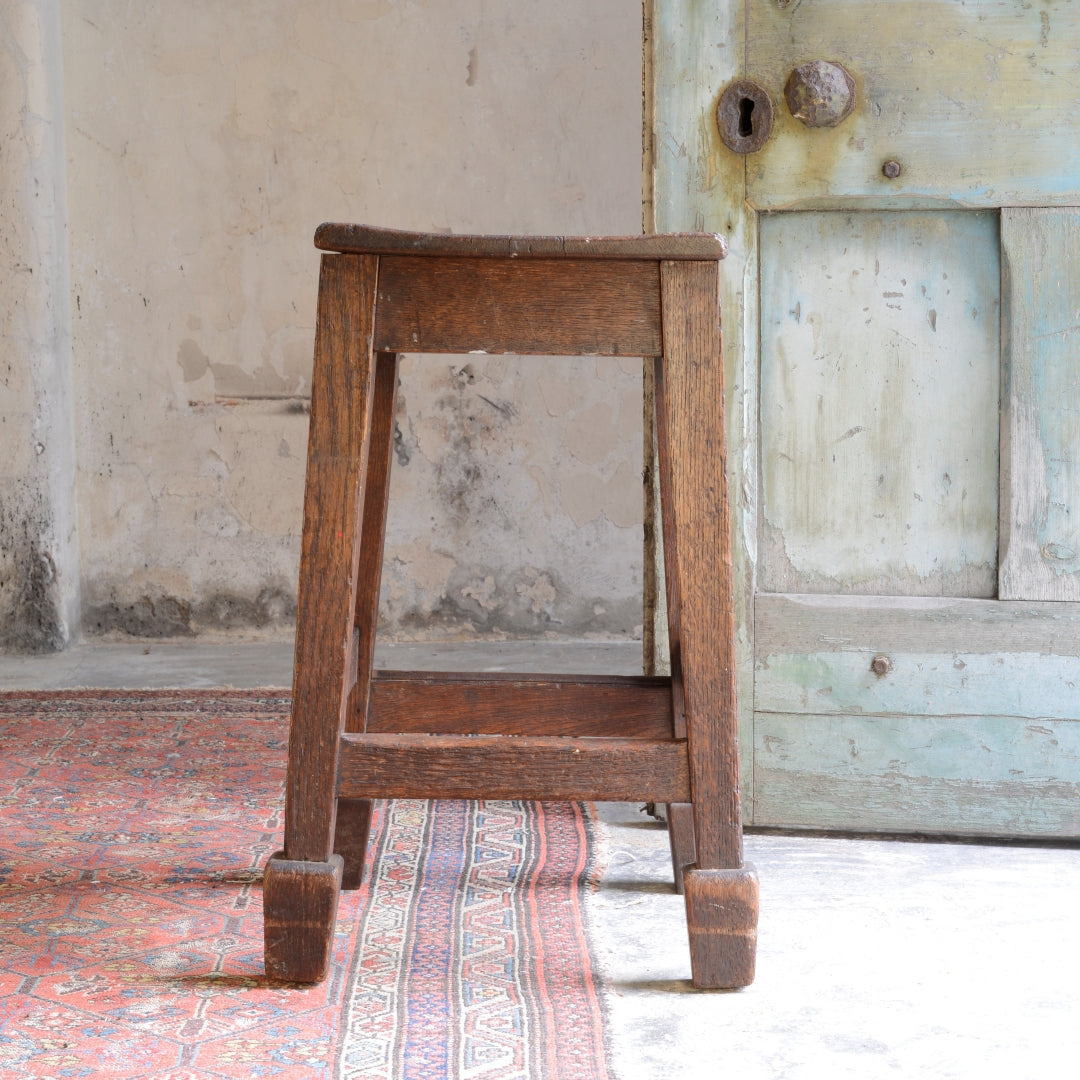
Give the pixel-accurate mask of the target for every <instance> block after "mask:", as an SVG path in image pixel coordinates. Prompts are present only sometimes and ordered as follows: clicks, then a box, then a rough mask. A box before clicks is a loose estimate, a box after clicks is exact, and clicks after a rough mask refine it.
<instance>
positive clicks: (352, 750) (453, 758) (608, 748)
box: [339, 734, 690, 802]
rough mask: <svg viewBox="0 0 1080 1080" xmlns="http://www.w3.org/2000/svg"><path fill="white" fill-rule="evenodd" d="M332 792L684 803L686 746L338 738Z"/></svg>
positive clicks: (449, 738)
mask: <svg viewBox="0 0 1080 1080" xmlns="http://www.w3.org/2000/svg"><path fill="white" fill-rule="evenodd" d="M339 790H340V791H341V793H342V794H343V795H346V796H351V795H354V794H358V793H361V792H363V793H365V794H367V795H369V796H371V797H374V798H380V799H382V798H387V799H426V798H442V799H478V798H485V799H551V800H564V801H575V800H578V799H583V800H612V801H617V802H618V801H629V800H635V799H640V800H642V801H645V802H686V801H688V800H689V798H690V781H689V773H688V769H687V762H686V744H685V743H684V742H673V741H661V742H657V741H653V740H647V739H567V738H559V737H550V736H505V737H504V736H499V735H492V736H487V735H374V734H367V735H344V736H342V746H341V763H340V780H339Z"/></svg>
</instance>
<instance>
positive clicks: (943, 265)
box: [759, 211, 1000, 597]
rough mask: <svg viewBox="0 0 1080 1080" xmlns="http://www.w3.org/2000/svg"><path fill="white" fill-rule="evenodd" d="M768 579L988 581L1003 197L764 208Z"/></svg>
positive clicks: (993, 527) (889, 583) (868, 587)
mask: <svg viewBox="0 0 1080 1080" xmlns="http://www.w3.org/2000/svg"><path fill="white" fill-rule="evenodd" d="M761 259H762V277H761V459H762V494H763V499H762V535H761V538H760V544H761V548H760V550H761V570H760V573H761V576H760V579H759V587H760V588H761V589H764V590H767V591H773V592H825V593H832V592H839V593H879V594H896V595H930V596H934V595H946V596H972V597H991V596H993V595H994V594H995V591H996V587H997V565H996V564H997V495H998V475H997V474H998V467H997V450H998V367H999V360H998V354H999V345H998V336H999V333H998V325H999V286H1000V274H999V270H998V220H997V214H996V213H993V212H981V213H979V212H976V213H969V212H964V211H957V212H952V213H933V212H929V213H923V212H907V213H896V212H888V211H886V212H874V211H871V212H862V213H845V212H818V213H787V214H767V215H763V216H762V218H761Z"/></svg>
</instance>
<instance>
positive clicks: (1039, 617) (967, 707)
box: [755, 596, 1080, 780]
mask: <svg viewBox="0 0 1080 1080" xmlns="http://www.w3.org/2000/svg"><path fill="white" fill-rule="evenodd" d="M757 630H758V634H757V641H756V655H757V662H756V681H755V710H756V713H757V723H756V725H755V730H757V728H758V726H759V725H760V720H761V717H762V716H763V715H764V714H766V713H782V714H787V715H796V714H800V713H805V714H807V715H820V714H823V713H837V714H860V713H861V714H866V715H879V716H905V715H906V716H938V717H948V716H960V717H966V716H979V715H985V716H989V715H992V714H995V713H1000V714H1002V715H1005V716H1013V717H1026V718H1030V719H1033V720H1038V719H1040V718H1043V717H1052V718H1055V719H1068V720H1080V694H1078V693H1077V691H1076V687H1077V686H1080V611H1078V610H1077V609H1074V608H1072V607H1071V606H1070V607H1064V606H1062V605H1060V604H1007V605H1006V604H1000V603H994V602H991V601H977V600H968V601H963V600H953V601H950V600H934V599H932V598H926V599H923V598H919V599H917V600H916V599H911V600H904V601H901V600H898V599H892V598H886V597H865V598H861V597H860V598H850V599H848V600H843V599H840V598H835V597H828V598H827V597H812V596H803V597H792V596H760V597H759V598H758V601H757ZM878 656H881V657H885V658H887V661H888V664H887V667H888V670H887V671H886V672H885V673H884V674H877V673H876V672H875V671H874V670H873V667H872V663H873V660H874V658H875V657H878ZM916 738H917V737H916ZM1076 778H1077V779H1078V780H1080V776H1077V777H1076Z"/></svg>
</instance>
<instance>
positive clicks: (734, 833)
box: [660, 262, 742, 870]
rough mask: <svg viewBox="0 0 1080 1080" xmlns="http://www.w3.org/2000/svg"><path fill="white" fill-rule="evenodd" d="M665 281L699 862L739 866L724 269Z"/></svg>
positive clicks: (668, 407)
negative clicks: (722, 335) (723, 336)
mask: <svg viewBox="0 0 1080 1080" xmlns="http://www.w3.org/2000/svg"><path fill="white" fill-rule="evenodd" d="M660 287H661V292H662V296H663V300H662V303H663V309H664V364H663V368H664V373H663V391H662V396H663V409H664V422H665V424H666V431H667V440H668V453H667V459H668V460H667V471H668V475H667V476H661V494H662V497H663V493H664V490H665V488H666V489H667V496H666V499H667V502H668V505H669V508H670V510H669V518H670V525H669V528H670V532H668V530H667V529H665V544H667V537H668V536H669V535H670V536H671V537H672V540H673V543H672V545H671V546H672V549H673V557H672V558H671V559H670V562H668V565H669V566H670V572H671V575H672V577H673V579H674V581H673V587H674V590H675V595H676V597H677V605H678V606H677V609H676V614H675V617H676V618H677V620H678V624H677V626H676V627H675V634H676V637H677V639H678V642H679V645H678V648H679V656H678V661H679V667H680V676H681V684H682V690H683V708H684V711H685V717H686V737H687V739H688V741H689V744H690V776H691V783H692V786H693V799H692V800H691V801H692V802H693V804H694V834H695V841H696V847H697V865H698V867H700V868H701V869H702V870H714V869H721V868H723V869H737V868H738V867H740V866H741V865H742V816H741V806H740V800H739V746H738V730H737V713H736V709H735V614H734V602H733V593H732V579H731V522H730V516H729V513H728V497H727V447H726V444H725V441H724V364H723V359H722V350H721V344H720V268H719V265H718V264H717V263H678V262H664V263H661V266H660ZM665 558H666V557H665ZM670 618H671V615H670V613H669V619H670Z"/></svg>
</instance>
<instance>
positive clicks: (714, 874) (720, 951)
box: [684, 863, 758, 990]
mask: <svg viewBox="0 0 1080 1080" xmlns="http://www.w3.org/2000/svg"><path fill="white" fill-rule="evenodd" d="M684 896H685V899H686V929H687V932H688V935H689V938H690V966H691V970H692V972H693V980H694V985H695V986H696V987H698V988H699V989H702V990H734V989H736V988H737V987H740V986H749V985H750V984H751V983H752V982H753V981H754V960H755V956H756V952H757V923H758V877H757V871H756V870H755V869H754V867H753V866H751V865H750V864H749V863H747V864H746V865H745V866H743V867H742V868H741V869H739V870H687V871H686V876H685V878H684Z"/></svg>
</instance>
